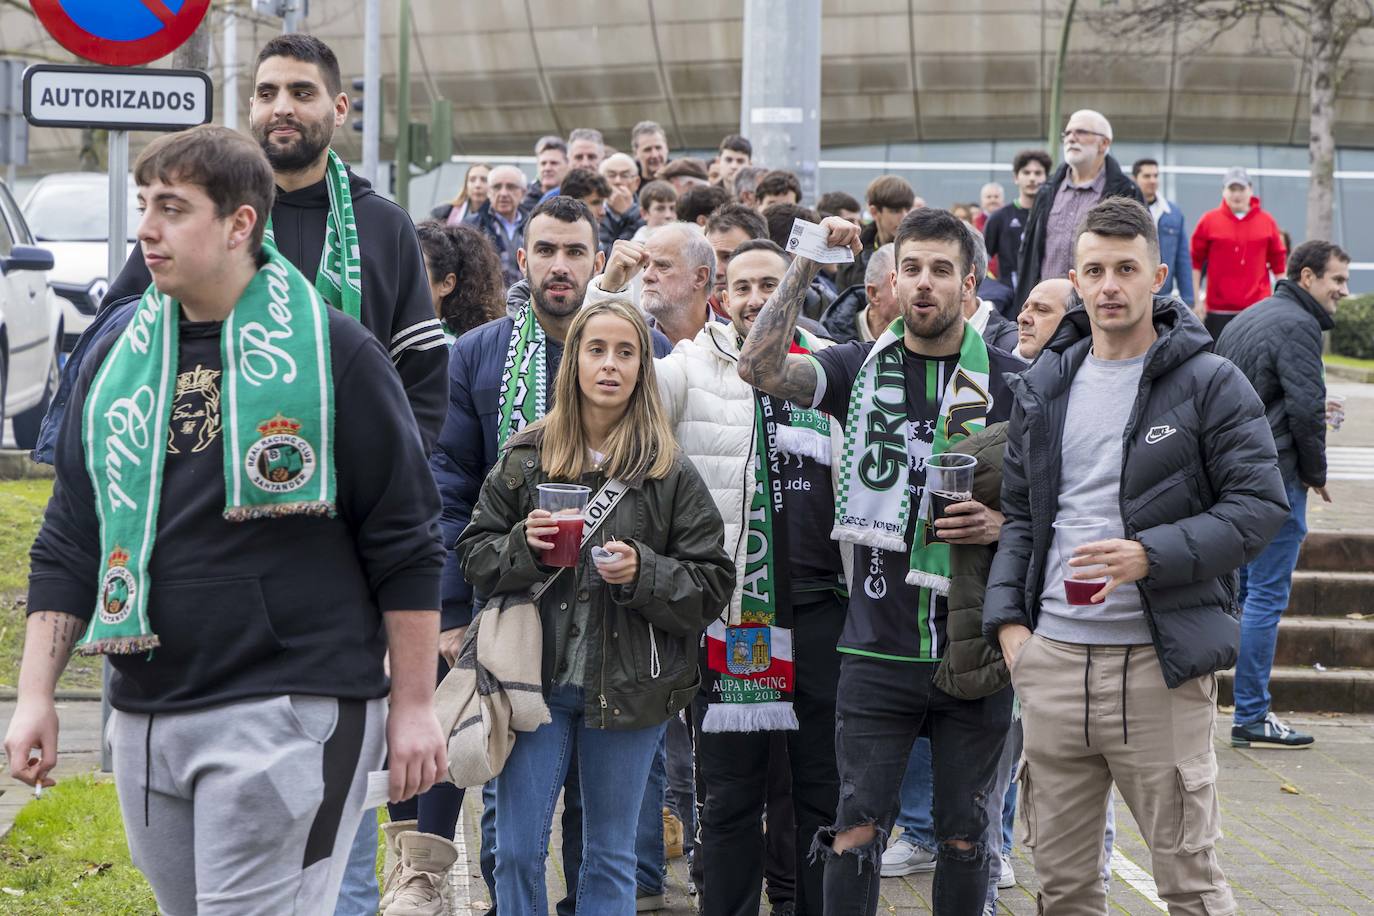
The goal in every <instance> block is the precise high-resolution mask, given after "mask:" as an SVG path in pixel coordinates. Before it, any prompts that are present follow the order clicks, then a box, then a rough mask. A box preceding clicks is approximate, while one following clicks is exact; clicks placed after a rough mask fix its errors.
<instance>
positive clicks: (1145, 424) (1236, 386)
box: [983, 298, 1288, 687]
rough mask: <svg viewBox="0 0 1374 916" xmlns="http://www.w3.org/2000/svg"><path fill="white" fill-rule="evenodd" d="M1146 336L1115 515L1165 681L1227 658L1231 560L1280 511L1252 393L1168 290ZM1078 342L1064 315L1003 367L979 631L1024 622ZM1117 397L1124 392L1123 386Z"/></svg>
mask: <svg viewBox="0 0 1374 916" xmlns="http://www.w3.org/2000/svg"><path fill="white" fill-rule="evenodd" d="M1154 325H1155V331H1156V333H1157V334H1158V335H1159V336H1158V339H1156V340H1155V342H1154V343H1153V344H1151V346H1150V349H1149V350H1148V351H1147V352H1146V355H1145V366H1144V369H1143V370H1142V373H1141V379H1140V387H1139V389H1138V390H1137V391H1136V392H1134V398H1133V400H1134V407H1133V408H1132V410H1131V414H1130V418H1129V419H1128V420H1127V423H1126V429H1125V431H1124V433H1123V440H1122V441H1123V448H1122V467H1121V485H1120V486H1121V489H1120V500H1121V520H1122V523H1123V526H1124V528H1125V536H1126V538H1128V539H1131V540H1135V541H1139V542H1140V544H1141V545H1142V546H1143V547H1144V548H1145V554H1146V556H1147V558H1148V560H1149V570H1148V572H1147V573H1146V576H1145V578H1144V579H1141V580H1140V581H1139V582H1136V583H1135V587H1136V588H1137V589H1138V590H1139V591H1140V600H1141V606H1142V607H1143V609H1144V611H1145V621H1146V623H1147V625H1148V626H1149V628H1150V634H1151V639H1152V642H1153V644H1154V650H1155V653H1156V655H1157V656H1158V658H1159V665H1160V668H1161V669H1162V670H1163V673H1164V680H1165V683H1166V684H1168V685H1169V686H1170V687H1177V686H1179V685H1180V684H1182V683H1184V682H1185V681H1188V680H1190V679H1192V678H1196V677H1200V676H1202V675H1205V674H1210V673H1212V672H1215V671H1219V670H1221V669H1223V668H1229V667H1230V666H1231V665H1233V664H1235V661H1236V654H1237V646H1238V644H1239V640H1240V623H1239V616H1240V609H1239V607H1238V605H1237V603H1236V570H1237V569H1239V568H1240V567H1241V566H1243V565H1244V564H1246V563H1248V562H1249V561H1251V560H1253V559H1254V558H1255V557H1256V556H1257V555H1258V554H1259V552H1260V551H1261V550H1263V549H1264V546H1265V545H1266V544H1268V543H1269V540H1270V538H1272V537H1273V536H1274V535H1275V534H1276V533H1277V532H1278V530H1279V527H1280V526H1281V525H1282V524H1283V521H1284V519H1285V518H1287V516H1288V499H1287V497H1286V496H1285V494H1284V488H1283V478H1282V476H1281V475H1280V474H1279V469H1278V461H1277V456H1276V454H1275V451H1274V437H1273V435H1272V434H1271V433H1270V432H1269V424H1268V423H1267V422H1266V421H1265V418H1264V409H1263V406H1262V405H1261V404H1260V400H1259V398H1258V397H1257V396H1256V395H1255V390H1254V389H1253V388H1252V387H1250V383H1249V382H1248V381H1246V380H1245V376H1244V375H1242V374H1241V372H1240V370H1239V369H1237V368H1236V367H1235V366H1234V365H1232V364H1231V363H1230V362H1229V361H1227V360H1225V359H1222V358H1221V357H1219V356H1217V355H1215V354H1213V353H1211V352H1208V351H1209V349H1210V345H1211V337H1210V336H1209V335H1208V333H1207V331H1206V329H1204V328H1203V326H1202V323H1201V322H1199V321H1198V320H1197V318H1196V317H1194V315H1193V313H1192V312H1191V311H1189V310H1188V308H1187V307H1186V306H1184V305H1183V303H1181V302H1179V301H1178V300H1177V299H1165V298H1156V299H1155V300H1154ZM1091 346H1092V336H1091V329H1090V325H1089V322H1088V316H1087V314H1086V313H1085V312H1083V311H1076V312H1070V313H1069V314H1068V315H1066V316H1065V317H1064V320H1063V322H1062V323H1061V324H1060V326H1059V330H1058V331H1057V332H1056V333H1055V336H1054V338H1053V339H1052V340H1051V341H1050V344H1049V346H1048V347H1047V348H1046V349H1045V351H1044V352H1043V353H1041V354H1040V357H1039V358H1038V359H1037V360H1036V361H1035V363H1034V364H1033V365H1032V366H1031V367H1030V368H1029V369H1027V370H1026V371H1025V372H1024V373H1022V374H1021V375H1008V376H1006V380H1007V383H1008V385H1009V386H1010V387H1011V390H1012V393H1013V397H1014V401H1015V403H1014V404H1013V406H1012V413H1011V426H1010V428H1009V430H1008V433H1007V450H1006V455H1005V459H1004V464H1003V475H1004V476H1003V482H1002V511H1003V512H1004V513H1005V514H1006V517H1007V520H1006V524H1005V525H1003V527H1002V535H1001V539H1000V540H999V542H998V547H997V555H996V557H995V558H994V559H993V562H992V572H991V575H990V577H989V579H988V589H987V596H986V598H985V600H984V605H983V635H984V636H985V637H986V638H987V640H988V641H989V642H990V643H992V644H993V645H994V646H996V645H998V641H997V631H998V629H999V628H1000V627H1002V626H1003V625H1005V624H1013V623H1016V624H1021V625H1023V626H1026V627H1029V628H1030V629H1032V630H1034V629H1035V626H1036V620H1037V617H1038V615H1039V609H1040V595H1041V592H1042V591H1043V590H1044V583H1045V569H1046V561H1047V556H1048V553H1049V549H1050V542H1051V538H1052V528H1051V525H1052V524H1053V522H1054V520H1055V516H1056V514H1057V506H1058V502H1059V486H1060V470H1061V467H1060V465H1061V455H1060V451H1061V447H1062V442H1063V435H1064V422H1065V418H1066V415H1067V413H1068V402H1069V388H1070V386H1071V384H1072V383H1073V378H1074V375H1075V374H1077V372H1078V369H1079V367H1080V366H1081V365H1082V364H1083V360H1084V358H1085V357H1086V356H1087V355H1088V350H1089V349H1090V348H1091ZM1123 396H1130V395H1129V394H1128V393H1126V392H1123Z"/></svg>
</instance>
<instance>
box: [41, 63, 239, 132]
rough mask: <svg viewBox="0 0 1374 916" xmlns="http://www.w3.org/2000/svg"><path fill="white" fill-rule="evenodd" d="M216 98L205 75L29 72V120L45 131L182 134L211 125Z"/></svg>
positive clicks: (53, 68) (46, 67)
mask: <svg viewBox="0 0 1374 916" xmlns="http://www.w3.org/2000/svg"><path fill="white" fill-rule="evenodd" d="M213 98H214V94H213V91H212V88H211V84H210V77H209V76H207V75H206V74H205V73H202V72H201V71H199V70H147V69H143V68H124V67H69V66H60V65H52V64H35V65H34V66H32V67H29V68H28V69H27V70H25V71H24V117H26V118H27V119H28V121H29V123H30V124H33V125H35V126H39V127H97V128H105V129H107V130H180V129H181V128H184V127H194V126H195V125H197V124H206V123H208V122H209V121H210V119H211V117H212V114H213V113H212V111H211V108H212V104H213Z"/></svg>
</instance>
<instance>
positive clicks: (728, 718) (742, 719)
mask: <svg viewBox="0 0 1374 916" xmlns="http://www.w3.org/2000/svg"><path fill="white" fill-rule="evenodd" d="M800 727H801V725H800V724H799V723H798V722H797V713H796V710H794V709H793V708H792V704H791V703H711V704H709V705H708V706H707V707H706V715H705V716H703V717H702V719H701V730H702V731H704V732H768V731H796V730H797V729H799V728H800Z"/></svg>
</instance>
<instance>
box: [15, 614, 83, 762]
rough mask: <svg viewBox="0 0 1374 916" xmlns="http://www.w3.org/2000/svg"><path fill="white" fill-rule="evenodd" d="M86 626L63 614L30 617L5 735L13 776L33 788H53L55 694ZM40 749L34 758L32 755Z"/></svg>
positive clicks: (55, 738) (77, 618) (55, 721)
mask: <svg viewBox="0 0 1374 916" xmlns="http://www.w3.org/2000/svg"><path fill="white" fill-rule="evenodd" d="M85 629H86V622H85V621H84V620H82V619H81V618H79V617H74V616H72V615H71V614H64V613H61V612H59V611H37V612H35V613H33V614H30V615H29V618H28V621H27V622H26V630H25V636H24V661H23V663H22V664H21V666H20V669H19V702H18V705H17V706H16V707H15V710H14V718H12V719H11V720H10V727H9V731H7V732H6V733H5V753H6V754H7V755H8V756H9V761H10V775H11V776H13V777H14V778H15V779H18V780H19V781H21V782H25V783H28V784H29V785H34V784H35V783H37V782H38V781H40V780H41V781H42V783H43V785H45V786H50V785H52V784H53V780H51V779H49V778H48V772H49V771H50V770H51V769H52V768H53V767H55V766H56V765H57V708H56V706H55V705H54V704H53V692H54V691H55V690H56V689H57V679H58V677H59V676H60V675H61V674H62V669H63V668H65V667H67V659H68V657H70V656H71V653H72V646H74V645H75V644H76V641H77V640H78V639H80V638H81V634H82V632H84V631H85ZM35 749H36V750H37V751H38V755H37V756H32V755H31V751H33V750H35Z"/></svg>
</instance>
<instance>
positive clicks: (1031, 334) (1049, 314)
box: [1012, 278, 1074, 363]
mask: <svg viewBox="0 0 1374 916" xmlns="http://www.w3.org/2000/svg"><path fill="white" fill-rule="evenodd" d="M1073 301H1074V298H1073V284H1072V283H1070V282H1069V281H1068V280H1061V279H1058V278H1055V279H1053V280H1042V281H1040V283H1038V284H1037V285H1036V287H1035V289H1033V290H1031V291H1030V295H1029V296H1027V297H1026V302H1025V304H1024V305H1022V306H1021V313H1020V314H1019V315H1017V316H1016V335H1017V340H1016V349H1015V350H1013V351H1012V353H1013V355H1015V356H1016V358H1017V359H1022V360H1025V361H1026V362H1028V363H1031V362H1035V358H1036V357H1037V356H1039V355H1040V351H1041V350H1043V349H1045V345H1046V344H1048V343H1049V342H1050V338H1051V337H1053V336H1054V332H1055V331H1057V330H1059V322H1060V321H1061V320H1063V318H1064V315H1065V313H1067V312H1068V310H1069V309H1070V308H1072V306H1073Z"/></svg>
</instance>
